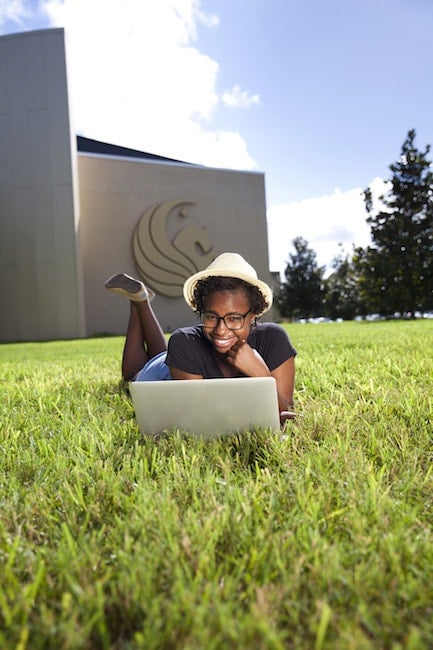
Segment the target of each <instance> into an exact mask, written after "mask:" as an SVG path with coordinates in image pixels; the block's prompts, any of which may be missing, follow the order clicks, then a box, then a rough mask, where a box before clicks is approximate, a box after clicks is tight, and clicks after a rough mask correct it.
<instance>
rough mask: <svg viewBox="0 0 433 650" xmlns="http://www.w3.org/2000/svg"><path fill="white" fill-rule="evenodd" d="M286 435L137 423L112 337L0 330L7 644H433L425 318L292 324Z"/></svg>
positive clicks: (430, 328)
mask: <svg viewBox="0 0 433 650" xmlns="http://www.w3.org/2000/svg"><path fill="white" fill-rule="evenodd" d="M287 328H288V331H289V334H290V336H291V339H292V341H293V343H294V345H295V347H296V348H297V349H298V359H297V393H296V406H297V410H298V412H299V413H300V414H301V415H302V417H299V418H298V419H297V420H296V421H292V422H289V423H288V425H286V430H285V434H286V435H285V436H282V437H280V436H277V435H274V434H270V433H269V432H266V431H257V432H255V433H244V434H242V435H238V436H232V437H229V438H226V439H222V440H213V441H207V442H206V441H203V440H198V439H194V438H192V437H189V436H181V435H179V434H176V433H173V434H171V435H170V436H168V437H167V438H165V439H159V440H157V441H154V440H152V439H148V438H143V437H142V436H140V434H139V432H138V429H137V426H136V423H135V419H134V412H133V409H132V405H131V401H130V399H129V397H128V395H127V394H126V393H125V392H124V390H123V387H122V384H121V382H120V381H119V376H120V357H121V350H122V344H123V340H122V339H121V338H103V339H90V340H83V341H57V342H49V343H40V344H34V343H31V344H30V343H29V344H4V345H1V346H0V363H1V371H2V372H1V378H0V414H1V434H0V451H1V454H0V483H1V493H0V494H1V496H0V499H1V518H0V564H1V575H0V647H1V648H3V647H4V648H20V649H25V648H28V649H31V650H34V649H35V648H36V649H37V648H41V649H45V648H56V649H57V648H89V649H93V648H107V649H108V648H146V649H152V648H155V649H161V648H176V647H182V648H194V649H195V648H197V649H204V648H206V650H207V649H212V648H224V649H225V648H263V649H268V648H270V649H280V648H281V649H283V648H308V649H310V648H314V649H317V650H320V649H323V648H330V649H331V648H332V649H335V648H337V649H347V648H378V649H379V648H395V649H398V648H408V649H413V650H419V649H423V648H431V647H433V623H432V620H433V606H432V602H433V600H432V587H431V585H432V584H433V544H432V541H433V539H432V537H433V536H432V520H433V517H432V514H433V513H432V505H431V503H432V497H431V495H432V491H433V473H432V469H431V467H432V459H433V442H432V412H433V408H432V407H433V404H432V397H431V396H432V394H433V373H432V361H431V359H432V358H433V323H431V322H430V321H422V322H394V321H393V322H379V323H340V324H323V325H304V326H301V325H290V326H287Z"/></svg>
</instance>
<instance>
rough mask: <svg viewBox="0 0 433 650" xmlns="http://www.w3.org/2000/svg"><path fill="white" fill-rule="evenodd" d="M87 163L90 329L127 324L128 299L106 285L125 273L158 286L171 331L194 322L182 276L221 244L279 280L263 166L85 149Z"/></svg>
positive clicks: (83, 190)
mask: <svg viewBox="0 0 433 650" xmlns="http://www.w3.org/2000/svg"><path fill="white" fill-rule="evenodd" d="M78 170H79V192H80V210H81V227H80V236H81V241H82V256H83V270H84V286H85V305H86V316H87V333H88V334H90V335H92V334H100V333H110V334H116V333H123V332H124V331H125V329H126V321H127V316H128V309H129V308H128V304H127V301H126V300H125V298H123V297H122V296H117V295H114V294H113V293H112V292H108V291H107V290H106V289H104V286H103V285H104V281H105V280H106V279H107V277H109V276H110V275H112V274H113V273H116V272H118V271H123V272H126V273H128V274H130V275H134V276H137V275H138V276H141V277H142V279H143V280H144V281H145V282H146V283H147V284H148V285H149V286H151V287H152V288H154V289H155V291H156V293H157V296H156V298H155V299H154V301H153V303H152V306H153V308H154V310H155V312H156V313H157V315H158V318H159V320H160V322H161V324H162V326H163V328H164V330H165V331H171V330H173V329H174V328H175V327H179V326H183V325H189V324H191V323H192V322H195V321H194V319H195V316H194V314H193V313H192V312H191V310H190V309H189V308H188V307H187V306H186V304H185V302H184V299H183V297H182V284H183V282H184V280H185V279H186V278H187V277H188V276H189V275H191V274H192V273H195V272H196V271H197V270H200V269H202V268H205V267H206V266H207V265H208V264H209V263H210V261H211V260H212V259H214V258H215V257H216V256H217V255H218V254H219V253H221V252H224V251H235V252H238V253H241V254H242V255H244V256H245V257H246V258H247V259H248V261H249V262H250V263H251V264H253V266H255V268H256V269H257V272H258V274H259V276H260V277H261V278H262V279H264V280H265V281H268V282H270V281H271V280H270V274H269V264H268V245H267V231H266V217H265V214H266V213H265V190H264V177H263V174H257V173H243V172H233V171H226V170H218V169H210V168H205V167H198V166H191V165H182V164H167V163H151V162H148V161H142V160H126V159H121V158H107V157H100V156H95V155H81V154H80V155H79V157H78ZM149 222H153V223H152V226H149ZM138 224H139V228H138V234H137V230H136V228H137V225H138ZM134 232H135V235H134ZM134 237H135V239H136V240H137V239H138V243H137V241H136V242H135V244H136V247H137V246H138V248H139V249H145V250H146V253H147V259H148V260H150V263H149V264H148V265H147V267H146V269H145V271H146V270H147V275H146V274H145V273H143V266H144V265H143V264H142V263H141V261H140V258H139V256H138V255H137V253H136V254H135V256H134V250H133V241H134ZM173 242H174V244H173ZM137 257H138V263H137ZM173 278H174V281H173Z"/></svg>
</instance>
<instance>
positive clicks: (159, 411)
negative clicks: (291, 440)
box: [129, 377, 280, 438]
mask: <svg viewBox="0 0 433 650" xmlns="http://www.w3.org/2000/svg"><path fill="white" fill-rule="evenodd" d="M129 389H130V392H131V397H132V401H133V404H134V409H135V415H136V418H137V423H138V426H139V429H140V431H141V433H143V434H144V435H150V436H157V435H161V434H163V433H166V432H169V431H172V430H174V429H178V430H180V431H182V432H186V433H190V434H192V435H196V436H200V437H203V438H215V437H218V436H221V435H224V434H226V433H238V432H242V431H245V430H249V431H252V430H254V429H255V428H270V429H273V430H274V431H279V429H280V417H279V410H278V397H277V384H276V381H275V379H274V378H273V377H235V378H230V379H201V380H200V379H185V380H171V381H170V380H169V381H137V382H132V383H130V384H129Z"/></svg>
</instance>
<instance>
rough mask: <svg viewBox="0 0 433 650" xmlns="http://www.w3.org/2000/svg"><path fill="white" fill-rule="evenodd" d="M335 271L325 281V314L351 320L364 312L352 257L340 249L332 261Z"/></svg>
mask: <svg viewBox="0 0 433 650" xmlns="http://www.w3.org/2000/svg"><path fill="white" fill-rule="evenodd" d="M332 268H333V272H332V273H331V274H330V275H329V276H328V277H327V278H326V281H325V289H326V292H325V315H326V316H329V317H330V318H343V319H344V320H351V319H352V318H354V317H355V316H357V315H358V314H361V313H362V312H363V309H362V305H361V301H360V297H359V291H358V276H357V273H356V267H355V265H354V263H353V260H352V257H350V256H349V255H347V254H346V255H344V254H343V252H342V251H341V250H340V253H339V255H338V256H336V257H335V258H334V260H333V263H332Z"/></svg>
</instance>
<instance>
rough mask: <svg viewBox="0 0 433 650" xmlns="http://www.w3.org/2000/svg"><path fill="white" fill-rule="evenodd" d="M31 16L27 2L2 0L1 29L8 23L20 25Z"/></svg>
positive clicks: (22, 0) (0, 12)
mask: <svg viewBox="0 0 433 650" xmlns="http://www.w3.org/2000/svg"><path fill="white" fill-rule="evenodd" d="M30 15H31V11H30V10H29V8H28V3H27V2H26V0H0V27H1V26H2V25H4V24H6V23H7V22H8V21H11V22H15V23H17V24H19V23H21V21H23V20H24V19H25V18H28V17H29V16H30Z"/></svg>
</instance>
